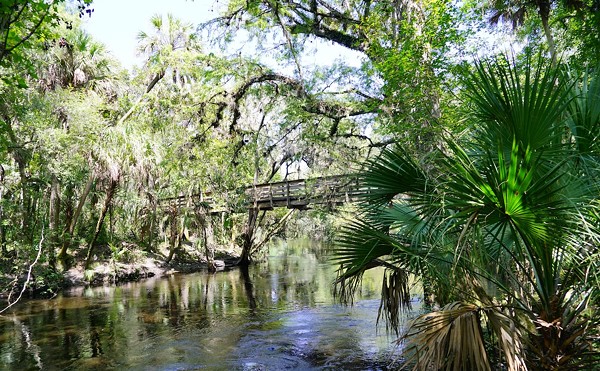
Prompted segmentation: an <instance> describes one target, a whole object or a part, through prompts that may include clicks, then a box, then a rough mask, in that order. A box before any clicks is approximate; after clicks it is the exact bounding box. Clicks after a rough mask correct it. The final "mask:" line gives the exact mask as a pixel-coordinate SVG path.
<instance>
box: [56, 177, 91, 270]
mask: <svg viewBox="0 0 600 371" xmlns="http://www.w3.org/2000/svg"><path fill="white" fill-rule="evenodd" d="M95 180H96V174H94V172H93V171H92V172H91V173H90V176H89V178H88V181H87V183H86V184H85V188H84V189H83V193H82V194H81V197H80V198H79V202H78V203H77V208H76V209H75V213H74V214H73V217H72V218H70V219H71V220H70V223H69V224H68V228H67V230H66V236H64V235H63V245H62V248H61V249H60V253H59V254H58V259H59V260H61V261H62V262H64V261H65V260H66V258H67V249H68V248H69V246H70V245H71V239H72V237H73V232H75V226H76V225H77V220H78V219H79V215H81V210H82V209H83V205H84V204H85V200H86V199H87V197H88V195H89V194H90V191H91V190H92V186H93V185H94V181H95Z"/></svg>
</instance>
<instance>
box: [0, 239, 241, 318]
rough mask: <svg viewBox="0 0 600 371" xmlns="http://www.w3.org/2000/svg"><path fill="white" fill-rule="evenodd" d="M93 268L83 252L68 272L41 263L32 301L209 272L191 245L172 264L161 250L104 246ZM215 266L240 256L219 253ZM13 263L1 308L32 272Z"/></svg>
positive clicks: (5, 270)
mask: <svg viewBox="0 0 600 371" xmlns="http://www.w3.org/2000/svg"><path fill="white" fill-rule="evenodd" d="M97 252H98V254H97V255H96V256H95V258H96V259H95V261H94V263H93V264H92V266H91V268H90V269H88V270H86V269H85V268H84V260H83V259H82V258H81V255H82V252H80V251H76V252H75V254H74V263H73V265H72V266H71V267H70V268H69V269H67V270H60V269H59V268H53V267H51V266H50V265H49V264H47V263H44V264H38V265H36V266H34V267H33V268H32V270H31V276H30V277H29V282H28V285H27V289H26V291H25V292H24V294H25V296H26V297H28V298H36V297H41V298H43V297H52V296H54V295H56V293H58V292H60V291H61V290H64V289H67V288H72V287H77V286H102V285H114V284H119V283H125V282H135V281H140V280H143V279H147V278H151V277H164V276H169V275H172V274H176V273H194V272H201V271H206V270H208V264H207V261H206V259H205V258H204V257H202V256H201V255H200V254H199V253H198V252H197V251H194V250H193V249H191V248H190V247H188V246H183V247H182V248H181V249H180V251H179V253H178V254H177V255H176V256H175V258H174V259H172V260H171V261H170V262H167V261H166V260H167V256H168V254H165V252H164V251H161V249H159V250H158V251H157V252H146V251H142V250H141V249H139V247H137V246H136V247H135V248H132V246H131V244H129V243H126V242H122V243H120V244H119V248H115V247H114V246H108V245H106V246H101V247H99V248H98V249H97ZM215 257H216V259H215V266H216V267H217V270H224V269H227V268H230V267H233V266H235V265H236V263H237V261H238V259H239V254H238V253H237V252H235V251H233V250H231V249H218V250H217V251H215ZM9 263H10V261H9V260H8V259H5V260H4V261H3V262H2V274H1V275H2V277H1V278H2V281H1V282H0V307H4V306H5V305H7V304H8V303H7V298H8V297H9V296H10V295H11V293H12V296H11V298H12V299H14V298H16V296H17V295H18V293H19V292H20V291H21V290H22V288H23V286H24V285H25V283H26V282H27V281H28V279H27V272H28V269H20V271H19V273H18V274H11V272H10V269H11V268H12V269H14V268H13V267H10V264H9Z"/></svg>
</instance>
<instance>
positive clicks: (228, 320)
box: [0, 241, 394, 370]
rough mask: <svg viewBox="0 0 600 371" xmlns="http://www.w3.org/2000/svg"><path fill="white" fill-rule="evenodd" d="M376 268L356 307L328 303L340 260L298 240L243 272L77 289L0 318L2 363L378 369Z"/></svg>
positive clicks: (384, 339)
mask: <svg viewBox="0 0 600 371" xmlns="http://www.w3.org/2000/svg"><path fill="white" fill-rule="evenodd" d="M374 273H375V274H368V275H365V280H364V284H363V287H362V290H361V294H360V297H359V298H358V300H357V301H356V303H355V305H354V306H353V307H352V308H348V307H344V306H341V305H338V304H335V301H334V300H333V298H332V295H331V288H332V286H331V284H332V281H333V279H334V277H335V267H334V266H333V265H331V264H330V263H328V262H327V251H326V250H325V249H323V248H321V247H320V246H319V245H315V244H311V243H308V242H306V241H304V242H302V243H300V242H295V243H294V242H287V243H281V244H275V245H273V246H272V248H271V249H270V254H269V257H268V259H267V260H266V261H265V262H263V263H260V264H256V265H254V266H251V267H249V268H246V269H235V270H231V271H226V272H220V273H217V274H214V275H213V274H207V273H196V274H187V275H173V276H170V277H167V278H162V279H158V278H157V279H149V280H145V281H142V282H136V283H129V284H125V285H121V286H112V287H97V288H76V289H73V290H70V291H66V292H64V293H63V294H62V295H59V296H58V297H57V298H55V299H53V300H32V301H29V302H23V303H21V304H19V305H18V306H16V308H15V310H14V311H13V312H12V314H9V315H8V316H6V317H0V369H7V370H26V369H31V370H36V369H44V370H82V369H85V370H106V369H128V370H148V369H152V370H155V369H157V370H189V369H210V370H281V369H302V370H324V369H325V370H327V369H330V370H334V369H335V370H337V369H345V370H352V369H356V370H383V369H386V365H387V364H388V363H389V360H390V359H391V358H392V353H393V352H394V348H393V346H392V345H391V342H392V341H393V337H389V336H387V335H386V334H385V331H379V333H377V332H376V330H375V322H376V317H377V309H378V306H379V301H378V299H377V297H378V293H379V289H380V284H381V282H380V274H377V273H376V272H374Z"/></svg>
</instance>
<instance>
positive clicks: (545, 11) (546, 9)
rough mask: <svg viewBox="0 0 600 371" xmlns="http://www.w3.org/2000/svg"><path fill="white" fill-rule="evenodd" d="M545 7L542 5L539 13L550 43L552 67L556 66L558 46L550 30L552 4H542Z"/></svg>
mask: <svg viewBox="0 0 600 371" xmlns="http://www.w3.org/2000/svg"><path fill="white" fill-rule="evenodd" d="M542 4H543V5H540V7H539V9H538V13H539V15H540V18H541V20H542V27H543V28H544V35H545V36H546V41H547V42H548V51H549V52H550V58H551V60H552V66H556V44H555V42H554V37H553V36H552V30H550V21H549V18H550V4H549V3H548V2H542Z"/></svg>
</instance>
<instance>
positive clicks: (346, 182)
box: [162, 175, 367, 213]
mask: <svg viewBox="0 0 600 371" xmlns="http://www.w3.org/2000/svg"><path fill="white" fill-rule="evenodd" d="M366 192H367V189H365V188H361V187H360V185H359V183H358V179H357V177H356V176H348V175H337V176H327V177H320V178H312V179H298V180H286V181H281V182H273V183H264V184H256V185H252V186H248V187H245V188H243V199H244V203H243V204H244V206H245V207H244V209H250V208H255V209H259V210H272V209H274V208H278V207H286V208H288V209H300V210H304V209H308V208H310V205H317V204H320V205H328V206H336V205H341V204H344V203H348V202H354V201H356V200H357V199H358V197H359V196H361V195H363V194H365V193H366ZM199 203H204V205H206V207H207V208H208V209H209V210H210V211H211V212H213V213H216V212H223V211H231V210H225V208H224V207H223V206H221V205H217V203H216V202H215V198H214V197H213V193H211V192H198V193H194V194H191V195H180V196H177V197H170V198H165V199H163V200H162V205H163V206H165V207H176V208H189V207H194V206H195V205H198V204H199Z"/></svg>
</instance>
